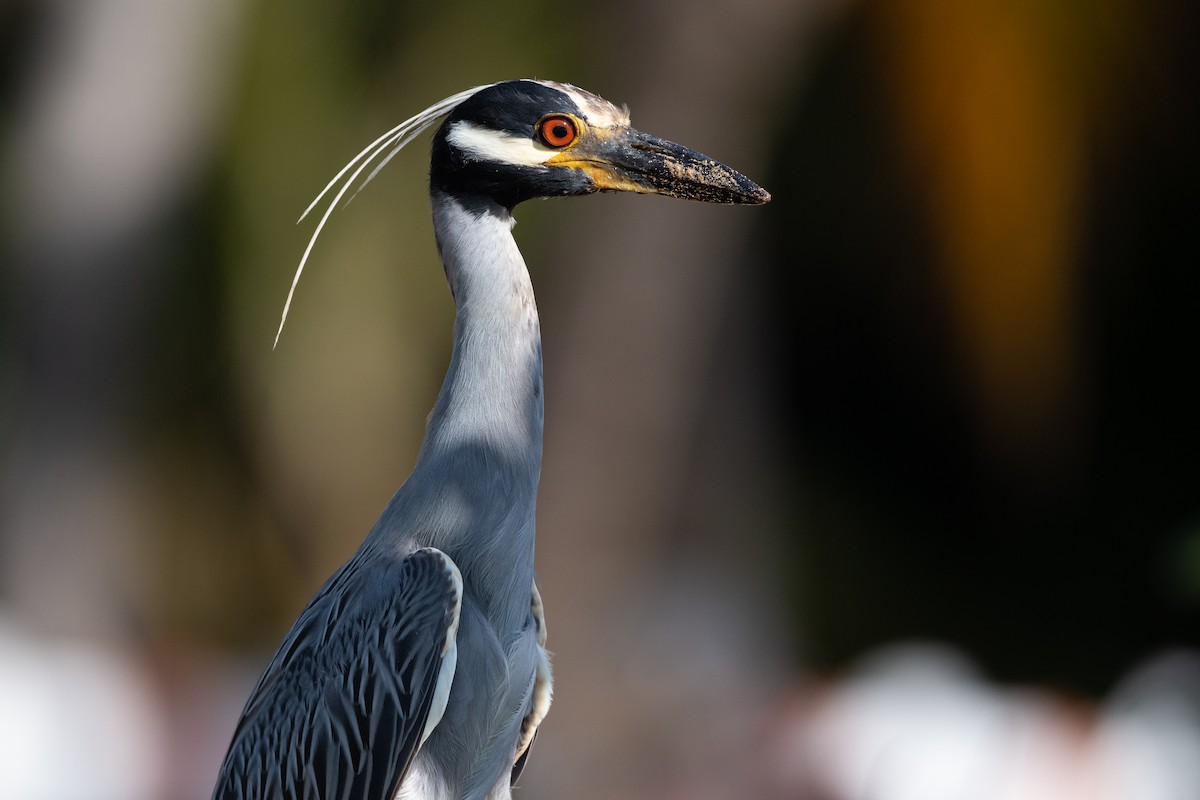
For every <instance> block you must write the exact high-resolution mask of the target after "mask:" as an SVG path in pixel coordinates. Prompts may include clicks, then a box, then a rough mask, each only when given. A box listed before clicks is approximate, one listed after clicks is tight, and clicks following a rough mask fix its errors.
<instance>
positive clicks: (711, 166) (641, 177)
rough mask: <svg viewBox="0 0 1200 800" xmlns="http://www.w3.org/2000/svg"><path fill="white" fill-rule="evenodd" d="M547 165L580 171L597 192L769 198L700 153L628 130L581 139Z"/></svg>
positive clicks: (749, 200) (750, 200) (721, 199)
mask: <svg viewBox="0 0 1200 800" xmlns="http://www.w3.org/2000/svg"><path fill="white" fill-rule="evenodd" d="M596 133H599V132H598V131H596ZM606 133H607V132H606ZM546 163H547V164H548V165H554V166H562V167H573V168H575V169H581V170H583V171H584V172H586V173H587V174H588V175H589V176H590V177H591V179H592V181H593V182H594V183H595V185H596V188H597V189H599V190H600V191H607V192H638V193H641V194H664V195H667V196H669V197H680V198H683V199H685V200H699V201H701V202H704V203H736V204H751V205H760V204H762V203H766V202H767V201H769V200H770V199H771V195H770V194H768V193H767V191H766V190H765V189H763V188H762V187H761V186H759V185H758V184H756V183H755V182H754V181H752V180H750V179H749V178H747V177H746V176H745V175H743V174H742V173H740V172H738V171H737V170H735V169H731V168H730V167H727V166H725V165H724V164H722V163H721V162H719V161H714V160H713V159H711V158H709V157H708V156H706V155H704V154H703V153H697V152H696V151H695V150H690V149H688V148H686V147H684V146H683V145H678V144H675V143H674V142H669V141H667V140H666V139H659V138H658V137H657V136H651V135H650V134H648V133H642V132H641V131H637V130H633V129H628V128H627V129H625V130H619V131H614V132H613V133H612V134H611V135H609V136H604V135H599V136H589V137H585V138H584V139H583V140H581V141H580V143H579V144H578V145H577V146H575V147H572V148H571V149H569V150H566V151H564V152H562V153H561V154H559V155H557V156H555V157H554V158H552V159H550V160H549V161H547V162H546Z"/></svg>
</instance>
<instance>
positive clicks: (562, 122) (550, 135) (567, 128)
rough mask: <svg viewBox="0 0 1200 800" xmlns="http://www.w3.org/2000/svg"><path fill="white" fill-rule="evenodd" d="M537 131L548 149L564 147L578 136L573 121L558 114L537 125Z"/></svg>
mask: <svg viewBox="0 0 1200 800" xmlns="http://www.w3.org/2000/svg"><path fill="white" fill-rule="evenodd" d="M537 130H538V136H539V137H541V140H542V141H543V142H544V143H546V144H548V145H549V146H550V147H566V146H567V145H569V144H571V142H573V141H575V138H576V137H577V136H578V135H579V132H578V131H577V130H576V129H575V120H573V119H571V118H570V117H564V116H562V115H559V114H555V115H553V116H549V117H545V118H544V119H543V120H542V121H541V122H539V123H538V126H537Z"/></svg>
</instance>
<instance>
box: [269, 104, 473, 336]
mask: <svg viewBox="0 0 1200 800" xmlns="http://www.w3.org/2000/svg"><path fill="white" fill-rule="evenodd" d="M494 85H495V84H490V83H489V84H485V85H483V86H476V87H474V88H473V89H467V90H466V91H462V92H459V93H458V94H452V95H450V96H449V97H447V98H446V99H444V100H439V101H438V102H436V103H434V104H433V105H431V106H430V107H429V108H427V109H425V110H424V111H422V112H420V113H419V114H416V115H415V116H412V117H410V118H408V119H406V120H405V121H404V122H401V123H400V124H399V125H397V126H396V127H394V128H392V129H391V130H390V131H388V132H387V133H385V134H383V135H382V136H380V137H379V138H378V139H376V140H375V141H373V142H371V143H370V144H369V145H367V146H366V147H365V148H364V149H363V150H362V152H360V153H359V154H358V155H356V156H355V157H354V158H352V159H351V160H350V163H348V164H346V166H344V167H342V168H341V169H340V170H339V171H338V174H337V175H334V176H333V180H331V181H330V182H329V183H328V184H326V186H325V188H324V189H322V190H321V193H320V194H319V195H317V196H316V197H315V198H313V201H312V202H311V203H309V204H308V208H306V209H304V213H303V214H301V215H300V219H299V220H296V222H297V223H299V222H300V221H302V220H303V219H304V218H305V217H307V216H308V214H309V212H310V211H312V210H313V208H314V207H315V206H316V205H317V203H319V202H320V201H321V198H322V197H324V196H325V195H326V194H328V192H329V190H330V189H332V188H333V186H334V184H336V183H337V182H338V181H341V180H342V176H343V175H345V174H346V173H347V172H350V169H351V168H354V171H353V172H350V176H349V177H347V178H346V179H345V181H344V182H343V183H342V186H341V188H340V189H338V191H337V194H335V195H334V196H333V199H332V200H330V201H329V206H328V208H326V209H325V213H324V214H322V215H321V220H320V221H319V222H318V223H317V229H316V230H315V231H313V235H312V238H311V239H309V240H308V247H306V248H304V255H303V256H301V257H300V265H299V266H298V267H296V275H295V277H294V278H292V285H291V287H290V288H289V289H288V294H287V300H286V301H285V302H284V304H283V316H282V317H281V318H280V320H279V330H278V331H276V332H275V345H272V347H274V346H277V345H278V344H279V336H280V334H282V333H283V325H284V323H285V322H287V315H288V309H290V308H291V306H292V295H294V294H295V293H296V284H298V283H299V282H300V273H301V272H303V271H304V265H305V264H306V263H307V262H308V256H309V254H310V253H311V252H312V249H313V245H314V244H316V243H317V237H318V236H319V235H320V234H321V229H322V228H324V227H325V221H326V220H328V219H329V215H330V214H332V213H333V209H334V208H336V207H337V204H338V203H339V202H340V201H341V199H342V197H343V195H345V194H346V192H347V191H348V190H349V189H350V187H351V186H352V185H353V184H354V181H355V180H356V179H357V178H358V176H359V175H361V174H362V171H363V170H364V169H366V168H367V166H368V165H370V163H371V162H372V161H374V160H375V159H377V158H379V155H380V154H381V153H383V152H385V151H387V155H386V156H384V157H383V159H382V160H381V161H380V162H379V163H378V164H377V165H376V166H375V169H373V170H371V173H370V174H369V175H367V178H366V180H364V181H363V182H362V186H359V187H358V191H362V188H363V186H366V185H367V184H368V183H370V182H371V179H372V178H374V177H375V176H376V175H377V174H378V173H379V170H381V169H383V167H384V166H385V165H386V164H387V163H388V162H389V161H391V160H392V156H394V155H396V153H398V152H400V150H401V149H403V148H404V146H405V145H406V144H408V143H409V142H411V141H412V140H413V139H415V138H417V137H418V136H420V135H421V133H422V132H423V131H425V130H426V129H428V128H429V126H431V125H433V124H434V123H435V122H437V121H438V120H439V119H441V118H442V117H444V116H445V115H446V114H448V113H450V112H451V111H452V110H454V108H455V107H456V106H458V105H459V104H460V103H462V102H463V101H464V100H466V99H467V98H468V97H470V96H471V95H473V94H475V93H476V92H478V91H480V90H482V89H487V88H488V87H489V86H494ZM389 148H391V149H390V150H389ZM357 193H358V192H355V194H357ZM351 199H353V195H351Z"/></svg>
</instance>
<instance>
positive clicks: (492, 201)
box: [213, 80, 770, 800]
mask: <svg viewBox="0 0 1200 800" xmlns="http://www.w3.org/2000/svg"><path fill="white" fill-rule="evenodd" d="M447 114H448V116H447V117H446V119H445V121H444V122H443V123H442V125H441V127H440V128H439V129H438V131H437V133H436V134H435V136H434V138H433V155H432V164H431V167H430V174H429V182H430V193H431V196H432V205H433V224H434V231H435V233H436V236H437V243H438V249H439V251H440V253H441V257H442V261H443V263H444V265H445V268H446V277H447V279H448V280H449V283H450V289H451V292H452V293H453V295H454V300H455V304H456V306H457V316H456V319H455V326H454V352H453V355H452V356H451V359H450V368H449V371H448V373H447V375H446V379H445V383H444V384H443V385H442V390H441V393H440V394H439V395H438V398H437V403H436V405H435V406H434V409H433V413H432V414H431V415H430V418H429V424H428V429H427V431H426V433H425V440H424V443H423V445H422V447H421V453H420V456H419V458H418V460H417V465H416V467H415V468H414V469H413V472H412V475H411V476H410V477H409V479H408V481H407V482H405V483H404V485H403V486H401V487H400V490H399V491H397V492H396V494H395V496H394V497H393V498H392V500H391V502H389V503H388V505H387V508H386V509H384V512H383V515H382V516H381V517H380V518H379V522H377V523H376V525H375V527H374V528H373V529H372V530H371V532H370V534H369V535H368V536H367V538H366V541H364V542H363V544H362V546H361V547H360V548H359V549H358V552H357V553H355V554H354V556H353V557H352V558H351V559H350V560H349V561H347V562H346V564H345V565H343V566H342V567H341V568H340V569H338V570H337V572H335V573H334V574H333V576H332V577H331V578H330V579H329V580H328V581H326V583H325V585H324V586H322V587H321V589H320V590H319V591H318V592H317V593H316V595H315V596H314V597H313V599H312V600H311V601H309V603H308V606H307V607H306V608H305V609H304V611H303V612H302V613H301V614H300V618H299V619H298V620H297V621H296V624H295V625H294V626H293V627H292V630H291V631H290V632H289V633H288V635H287V637H286V638H285V639H284V641H283V644H282V645H281V646H280V648H279V651H278V652H277V653H276V654H275V657H274V658H273V659H271V662H270V664H268V665H267V669H266V672H264V673H263V676H262V678H261V679H260V680H259V682H258V685H257V686H256V687H255V688H254V691H253V693H252V694H251V695H250V699H249V701H248V702H247V703H246V708H245V710H244V711H243V712H242V717H241V720H240V721H239V722H238V726H237V730H236V731H235V732H234V735H233V741H232V743H231V744H230V746H229V752H228V754H227V755H226V757H225V762H224V764H223V765H222V766H221V772H220V776H219V778H218V780H217V786H216V789H215V790H214V792H213V797H214V800H233V799H234V798H239V799H240V798H254V799H255V800H284V799H285V798H286V799H288V800H290V799H292V798H296V799H300V798H303V799H304V800H316V799H317V798H321V800H334V799H335V798H337V799H339V800H341V799H343V798H344V799H347V800H393V798H404V799H405V800H500V799H501V798H509V797H510V796H511V795H510V785H511V783H512V782H513V781H515V780H516V778H517V775H518V774H519V773H520V771H521V769H522V767H523V766H524V764H525V759H526V758H527V756H528V754H529V746H530V743H531V742H532V741H533V737H534V735H535V734H536V733H537V729H538V725H539V724H540V723H541V721H542V719H543V718H544V717H545V715H546V711H547V710H548V708H549V706H550V693H551V678H550V663H549V660H548V658H547V655H546V651H545V649H544V647H545V642H546V625H545V619H544V616H543V613H542V601H541V597H540V596H539V594H538V588H537V584H536V583H535V581H534V573H533V551H534V502H535V498H536V495H537V485H538V476H539V472H540V469H541V457H542V356H541V339H540V334H539V331H538V317H537V309H536V307H535V305H534V299H533V288H532V286H531V285H530V282H529V274H528V272H527V271H526V269H525V262H524V261H523V259H522V258H521V254H520V252H519V251H518V250H517V246H516V243H515V242H514V241H513V238H512V233H511V230H512V226H513V218H512V210H513V207H514V206H516V205H517V203H520V202H521V201H523V200H528V199H530V198H535V197H556V196H560V195H561V196H567V195H583V194H591V193H592V192H597V191H626V192H642V193H655V194H665V195H669V196H672V197H682V198H688V199H692V200H703V201H707V202H714V203H765V202H766V201H767V200H769V199H770V196H769V195H768V194H767V193H766V192H765V191H764V190H763V189H762V188H760V187H759V186H757V185H755V184H754V183H752V182H751V181H750V180H748V179H747V178H746V177H745V176H743V175H741V174H739V173H737V172H735V171H734V170H732V169H730V168H728V167H726V166H724V165H722V164H719V163H717V162H715V161H713V160H712V159H710V158H708V157H706V156H703V155H700V154H699V153H696V152H693V151H691V150H688V149H686V148H684V147H681V146H679V145H677V144H673V143H671V142H667V141H663V140H662V139H657V138H655V137H653V136H649V135H647V134H644V133H641V132H639V131H636V130H634V129H633V128H631V127H630V125H629V114H628V111H627V110H625V109H621V108H617V107H616V106H614V105H612V104H611V103H609V102H607V101H606V100H603V99H601V98H599V97H596V96H595V95H592V94H589V93H587V92H584V91H582V90H580V89H577V88H575V87H573V86H569V85H565V84H559V83H550V82H547V81H528V80H525V81H509V82H505V83H497V84H493V85H490V86H484V87H477V88H476V89H472V90H470V91H467V92H462V93H460V94H457V95H454V96H453V97H450V98H447V99H446V100H443V101H441V102H440V103H437V104H435V105H433V106H431V107H430V108H429V109H427V110H426V111H424V112H422V113H421V114H418V115H417V116H416V117H413V118H412V119H411V120H409V121H407V122H406V123H404V124H403V125H400V126H398V127H397V128H395V129H393V130H392V131H390V132H389V133H388V134H385V135H384V136H383V137H381V138H380V139H378V140H376V142H375V143H373V144H372V145H371V146H370V147H368V148H367V149H366V150H364V151H363V152H362V153H361V154H360V155H359V157H357V158H356V159H354V161H352V162H351V163H350V164H349V165H347V167H346V168H345V169H343V170H342V172H341V173H339V174H338V176H337V177H336V178H334V180H333V181H332V182H331V183H330V187H332V186H333V185H334V184H336V183H337V182H338V181H339V180H341V179H342V177H343V176H344V175H345V174H346V173H347V172H348V171H350V169H351V168H352V167H356V168H355V169H354V171H353V172H352V173H351V174H350V175H349V177H348V178H347V179H346V180H345V183H344V185H343V186H342V188H341V190H340V191H339V192H338V193H337V194H336V196H335V198H334V201H333V203H331V204H330V210H332V208H333V205H334V204H336V203H337V201H338V199H340V198H341V196H342V195H343V194H344V193H345V191H346V189H347V188H348V187H349V186H350V184H351V182H353V181H354V180H355V178H356V177H357V176H358V175H359V174H360V173H361V172H362V170H363V169H365V168H366V166H367V165H368V164H370V163H371V162H372V161H373V160H375V159H376V158H377V157H379V156H380V155H382V154H384V153H385V152H386V153H387V155H386V156H384V158H383V163H386V160H387V159H388V158H390V157H391V155H392V154H394V153H395V151H396V150H397V149H399V148H400V147H403V146H404V144H406V143H407V142H408V141H410V140H411V139H412V138H413V137H415V136H416V135H417V134H419V133H420V132H421V131H422V130H424V129H426V128H427V127H428V126H430V125H432V124H433V123H434V122H436V121H437V119H439V118H441V116H443V115H447ZM356 165H357V166H356ZM381 165H382V164H381ZM378 168H379V167H376V170H378ZM371 174H372V175H373V174H374V173H371ZM368 179H369V177H368ZM330 187H327V191H328V188H330ZM322 194H324V193H322ZM318 199H319V198H318ZM328 215H329V211H327V212H326V213H325V216H324V217H322V220H321V224H324V221H325V219H327V218H328ZM317 232H318V233H319V232H320V225H319V226H318V229H317ZM313 238H314V240H315V238H316V234H314V236H313ZM311 248H312V242H310V243H309V250H306V251H305V259H307V257H308V253H309V252H310V251H311ZM303 263H304V261H303V260H302V261H301V267H303ZM296 276H297V278H299V270H297V275H296ZM292 288H293V289H294V288H295V283H294V282H293V285H292ZM288 299H289V302H290V300H291V295H290V294H289V297H288ZM284 313H285V316H286V308H285V312H284Z"/></svg>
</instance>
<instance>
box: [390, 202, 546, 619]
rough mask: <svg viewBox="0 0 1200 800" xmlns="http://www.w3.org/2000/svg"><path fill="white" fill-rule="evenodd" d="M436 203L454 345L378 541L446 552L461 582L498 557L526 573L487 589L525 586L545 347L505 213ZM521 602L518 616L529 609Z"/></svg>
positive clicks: (486, 206)
mask: <svg viewBox="0 0 1200 800" xmlns="http://www.w3.org/2000/svg"><path fill="white" fill-rule="evenodd" d="M432 204H433V221H434V229H435V232H436V233H437V240H438V249H439V251H440V252H441V256H442V262H443V264H444V265H445V268H446V277H447V279H448V280H449V282H450V288H451V291H452V292H453V294H454V300H455V304H456V305H457V314H456V317H455V322H454V350H453V353H452V355H451V357H450V366H449V369H448V370H447V372H446V378H445V381H444V382H443V384H442V389H441V392H440V393H439V394H438V398H437V402H436V403H435V405H434V408H433V411H432V413H431V414H430V415H429V423H428V426H427V428H426V432H425V441H424V443H423V444H422V446H421V454H420V456H419V457H418V460H417V465H416V467H415V468H414V469H413V473H412V475H411V476H410V477H409V479H408V481H406V482H405V485H404V486H403V487H402V488H401V489H400V491H399V492H397V494H396V496H395V497H394V498H393V500H392V503H391V504H390V505H389V507H388V510H387V511H386V512H385V513H384V517H383V518H382V519H381V520H380V525H379V526H378V528H377V534H378V536H380V537H382V539H380V541H388V540H392V541H395V540H394V539H393V537H395V536H399V537H401V541H408V542H410V543H412V544H416V545H418V546H420V545H432V546H434V547H439V548H441V549H443V550H445V551H446V552H447V553H448V554H449V555H450V556H451V558H453V559H454V560H455V562H456V563H457V564H458V566H459V568H460V569H461V570H462V572H463V575H464V578H465V579H466V580H468V582H470V581H472V580H474V579H475V578H476V577H477V576H478V575H479V574H487V573H491V572H492V571H493V570H495V569H496V568H497V567H498V565H502V564H520V565H522V569H523V570H524V571H525V572H528V573H529V574H524V573H522V574H508V575H506V576H505V577H504V578H503V579H500V580H495V579H490V580H489V579H484V581H483V582H484V583H486V584H487V586H488V587H490V588H491V589H492V590H497V587H500V588H502V589H503V590H504V591H508V590H510V589H511V588H512V587H508V586H507V583H509V582H513V583H514V586H516V585H523V586H524V587H525V588H526V589H527V588H528V586H529V582H530V581H532V564H533V526H534V503H535V501H536V495H537V483H538V477H539V474H540V471H541V460H542V347H541V336H540V333H539V327H538V317H537V307H536V305H535V304H534V299H533V286H532V284H531V283H530V280H529V272H528V271H527V270H526V268H525V261H524V259H522V258H521V253H520V252H519V251H518V250H517V245H516V242H515V241H514V240H513V237H512V226H513V219H512V215H511V214H510V213H509V212H508V210H507V209H504V208H502V207H501V206H499V205H496V204H494V203H491V202H489V201H466V202H464V201H462V200H460V199H458V198H456V197H453V196H450V195H446V194H444V193H439V192H435V193H434V194H433V196H432ZM372 538H374V537H372ZM508 571H509V573H512V570H511V568H509V570H508ZM518 572H520V570H518ZM483 593H484V594H487V593H488V592H487V591H485V592H483ZM498 596H503V591H499V593H498ZM527 606H528V603H526V607H525V608H524V609H523V610H520V609H519V610H518V611H519V613H520V614H526V615H527V614H528V611H529V609H528V607H527ZM513 613H514V614H516V613H517V611H514V612H513ZM523 618H524V617H522V619H523Z"/></svg>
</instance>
